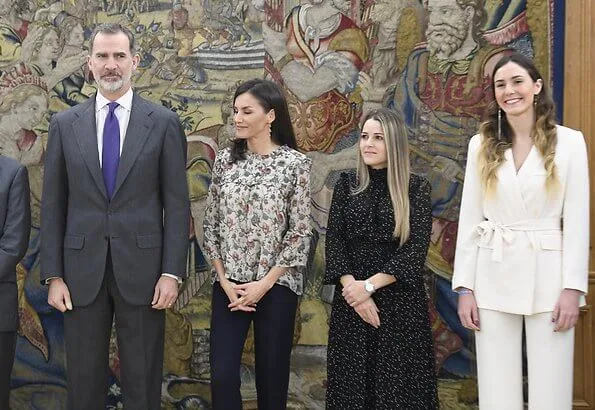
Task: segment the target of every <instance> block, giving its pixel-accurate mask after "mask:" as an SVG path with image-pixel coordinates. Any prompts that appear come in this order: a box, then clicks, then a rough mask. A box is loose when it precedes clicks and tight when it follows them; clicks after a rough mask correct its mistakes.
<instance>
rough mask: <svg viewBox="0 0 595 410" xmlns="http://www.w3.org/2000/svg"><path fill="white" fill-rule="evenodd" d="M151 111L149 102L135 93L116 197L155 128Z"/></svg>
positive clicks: (117, 178) (119, 168) (119, 170)
mask: <svg viewBox="0 0 595 410" xmlns="http://www.w3.org/2000/svg"><path fill="white" fill-rule="evenodd" d="M151 112H152V109H151V107H150V106H149V104H147V103H146V101H144V100H143V99H142V98H140V97H139V96H138V95H137V94H136V93H135V94H134V97H133V99H132V110H131V111H130V120H129V121H128V128H127V129H126V137H125V138H124V146H123V147H122V155H121V157H120V164H119V165H118V175H117V177H116V186H115V188H114V194H113V196H114V197H115V196H116V194H117V193H118V190H119V189H120V187H121V186H122V184H123V183H124V181H125V180H126V177H127V176H128V174H129V173H130V170H131V169H132V166H133V165H134V162H135V161H136V158H137V157H138V154H139V153H140V151H141V149H142V147H143V146H144V145H145V143H146V142H147V139H148V138H149V135H150V133H151V129H152V128H153V121H152V120H151V118H150V117H149V115H150V114H151Z"/></svg>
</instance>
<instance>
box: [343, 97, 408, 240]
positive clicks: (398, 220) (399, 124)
mask: <svg viewBox="0 0 595 410" xmlns="http://www.w3.org/2000/svg"><path fill="white" fill-rule="evenodd" d="M368 120H375V121H378V122H379V123H380V125H381V126H382V132H383V133H384V143H385V147H386V157H387V163H388V166H387V177H388V178H387V182H388V191H389V193H390V199H391V202H392V205H393V214H394V218H395V228H394V230H393V237H395V238H399V243H400V246H403V244H404V243H405V242H406V241H407V239H409V229H410V228H409V213H410V211H409V177H410V171H409V141H408V138H407V129H406V128H405V124H404V123H403V120H402V119H401V117H400V116H399V115H398V114H397V113H396V112H394V111H391V110H389V109H387V108H379V109H375V110H371V111H370V112H368V113H367V114H366V115H365V116H364V118H363V121H362V125H363V124H365V123H366V121H368ZM356 179H357V185H356V186H355V188H354V189H353V190H352V194H353V195H356V194H359V193H360V192H362V191H364V190H365V189H366V188H368V185H369V184H370V173H369V172H368V166H367V165H366V164H365V163H364V159H363V157H362V152H361V150H358V154H357V178H356Z"/></svg>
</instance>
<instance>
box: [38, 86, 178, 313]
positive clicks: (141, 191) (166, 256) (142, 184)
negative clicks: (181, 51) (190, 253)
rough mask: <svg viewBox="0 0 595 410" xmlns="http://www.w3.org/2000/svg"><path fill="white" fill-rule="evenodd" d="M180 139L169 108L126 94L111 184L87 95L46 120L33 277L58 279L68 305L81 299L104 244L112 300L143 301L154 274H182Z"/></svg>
mask: <svg viewBox="0 0 595 410" xmlns="http://www.w3.org/2000/svg"><path fill="white" fill-rule="evenodd" d="M185 165H186V136H185V135H184V131H183V129H182V127H181V125H180V122H179V119H178V117H177V115H176V114H175V113H173V112H172V111H170V110H168V109H166V108H164V107H162V106H160V105H157V104H154V103H151V102H149V101H146V100H144V99H143V98H141V97H139V96H138V95H137V94H135V95H134V98H133V100H132V111H131V113H130V121H129V124H128V129H127V131H126V137H125V139H124V146H123V148H122V155H121V157H120V164H119V167H118V175H117V178H116V186H115V190H114V194H113V197H112V199H111V201H110V200H109V199H108V197H107V194H106V190H105V185H104V182H103V176H102V172H101V168H100V165H99V153H98V148H97V131H96V126H95V98H90V99H89V100H88V101H86V102H84V103H82V104H80V105H77V106H75V107H72V108H70V109H68V110H66V111H62V112H60V113H57V114H55V115H54V116H53V117H52V120H51V122H50V129H49V139H48V146H47V151H46V156H45V172H44V174H45V175H44V183H43V200H42V207H41V280H42V282H45V280H46V279H47V278H49V277H52V276H59V277H62V278H63V279H64V281H65V282H66V284H67V285H68V288H69V290H70V295H71V298H72V302H73V304H74V306H85V305H88V304H89V303H91V302H92V301H93V300H94V299H95V297H96V295H97V293H98V292H99V289H100V287H101V283H102V281H103V276H104V273H105V267H106V256H107V252H108V248H109V250H110V253H111V258H112V264H113V270H114V276H115V279H116V283H117V284H118V289H119V291H120V293H121V294H122V297H124V299H125V300H126V301H127V302H128V303H131V304H133V305H146V304H150V303H151V299H152V296H153V292H154V287H155V284H156V283H157V280H158V279H159V277H160V275H161V274H162V273H170V274H173V275H176V276H179V277H182V278H183V277H184V276H185V275H186V255H187V249H188V231H189V218H190V208H189V207H190V204H189V198H188V185H187V182H186V171H185Z"/></svg>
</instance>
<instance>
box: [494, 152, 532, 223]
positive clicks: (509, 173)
mask: <svg viewBox="0 0 595 410" xmlns="http://www.w3.org/2000/svg"><path fill="white" fill-rule="evenodd" d="M504 158H505V161H504V164H502V166H500V169H499V171H498V179H499V180H500V183H499V184H498V189H499V190H501V194H502V198H507V200H505V202H506V203H507V204H509V205H511V206H512V207H513V209H515V211H514V212H515V213H516V214H517V216H520V219H526V218H528V215H529V213H528V211H527V206H526V204H525V199H524V198H523V192H522V186H521V181H520V180H519V178H518V175H517V172H516V168H515V165H514V158H513V156H512V149H510V148H508V149H507V150H506V151H504ZM528 159H529V158H527V160H528ZM527 160H525V161H527ZM525 165H527V164H523V167H524V166H525ZM523 167H521V170H522V168H523ZM499 192H500V191H499Z"/></svg>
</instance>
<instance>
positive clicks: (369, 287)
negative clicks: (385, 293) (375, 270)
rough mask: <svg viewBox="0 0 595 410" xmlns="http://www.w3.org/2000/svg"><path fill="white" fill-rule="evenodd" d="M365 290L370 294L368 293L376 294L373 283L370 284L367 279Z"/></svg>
mask: <svg viewBox="0 0 595 410" xmlns="http://www.w3.org/2000/svg"><path fill="white" fill-rule="evenodd" d="M364 288H365V289H366V292H368V293H374V292H375V291H376V288H375V287H374V284H373V283H372V282H370V281H369V280H368V279H366V280H365V281H364Z"/></svg>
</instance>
